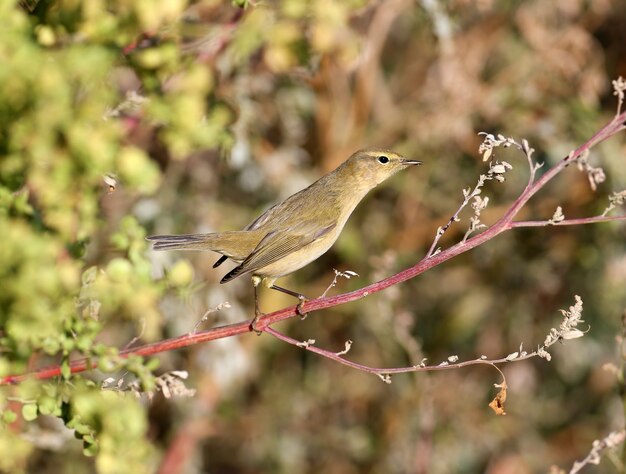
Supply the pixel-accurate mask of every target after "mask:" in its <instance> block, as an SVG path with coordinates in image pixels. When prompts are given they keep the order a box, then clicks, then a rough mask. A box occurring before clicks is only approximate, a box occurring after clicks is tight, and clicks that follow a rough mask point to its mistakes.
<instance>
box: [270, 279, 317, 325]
mask: <svg viewBox="0 0 626 474" xmlns="http://www.w3.org/2000/svg"><path fill="white" fill-rule="evenodd" d="M270 288H271V289H272V290H276V291H280V292H282V293H285V294H288V295H291V296H293V297H294V298H298V299H299V300H300V302H299V303H298V306H296V313H298V314H299V315H300V319H305V318H306V317H307V313H305V312H304V309H303V308H304V303H306V302H307V301H309V299H308V298H307V297H306V296H304V295H303V294H302V293H297V292H295V291H291V290H288V289H287V288H283V287H282V286H276V285H272V286H270Z"/></svg>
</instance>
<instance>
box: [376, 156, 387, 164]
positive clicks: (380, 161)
mask: <svg viewBox="0 0 626 474" xmlns="http://www.w3.org/2000/svg"><path fill="white" fill-rule="evenodd" d="M378 162H379V163H382V164H383V165H384V164H385V163H389V158H388V157H386V156H385V155H383V156H379V157H378Z"/></svg>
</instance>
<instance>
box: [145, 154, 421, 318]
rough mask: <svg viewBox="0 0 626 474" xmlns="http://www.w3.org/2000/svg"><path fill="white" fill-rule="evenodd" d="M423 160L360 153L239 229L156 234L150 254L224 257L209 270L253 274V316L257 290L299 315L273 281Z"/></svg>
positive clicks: (310, 256)
mask: <svg viewBox="0 0 626 474" xmlns="http://www.w3.org/2000/svg"><path fill="white" fill-rule="evenodd" d="M419 164H421V161H417V160H409V159H406V158H404V157H402V156H400V155H398V154H397V153H393V152H391V151H389V150H379V149H371V150H361V151H357V152H356V153H354V154H353V155H352V156H351V157H350V158H348V159H347V160H346V161H345V162H344V163H343V164H341V165H340V166H339V167H338V168H337V169H335V170H334V171H331V172H330V173H328V174H327V175H325V176H323V177H321V178H320V179H318V180H317V181H316V182H314V183H313V184H312V185H310V186H309V187H308V188H306V189H303V190H302V191H299V192H297V193H296V194H294V195H292V196H290V197H288V198H287V199H285V200H284V201H283V202H281V203H279V204H276V205H275V206H274V207H271V208H269V209H268V210H267V211H265V212H264V213H263V214H262V215H261V216H259V217H258V218H257V219H255V220H254V221H252V222H251V223H250V224H248V225H247V226H246V227H245V228H244V229H243V230H234V231H226V232H216V233H213V234H188V235H154V236H151V237H148V240H152V241H154V250H212V251H214V252H218V253H221V254H222V257H220V259H219V260H218V261H217V262H216V263H215V265H213V268H215V267H217V266H219V265H221V264H222V263H223V262H224V261H225V260H227V259H231V260H233V261H235V262H237V263H238V264H239V265H238V266H237V267H235V268H234V269H233V270H231V271H230V272H228V273H227V274H226V276H224V278H222V280H221V281H220V283H226V282H228V281H230V280H232V279H233V278H236V277H239V276H241V275H246V274H252V282H253V284H254V303H255V304H254V307H255V317H254V319H253V320H252V323H251V326H252V328H253V329H254V330H256V326H255V325H256V322H257V321H258V319H259V317H260V316H262V315H263V313H261V311H260V310H259V300H258V292H257V287H258V285H259V284H260V283H262V284H263V286H266V287H267V288H272V289H274V290H278V291H282V292H283V293H287V294H289V295H292V296H295V297H296V298H299V299H300V304H299V305H298V311H299V312H300V314H304V313H303V312H302V305H303V303H304V302H305V301H307V299H306V297H305V296H304V295H301V294H300V293H296V292H294V291H291V290H288V289H286V288H281V287H279V286H276V285H274V282H275V281H276V279H278V278H280V277H282V276H285V275H288V274H290V273H292V272H295V271H296V270H298V269H300V268H302V267H303V266H305V265H307V264H308V263H310V262H312V261H313V260H315V259H317V258H318V257H320V256H321V255H322V254H324V253H325V252H326V251H327V250H328V249H329V248H330V247H331V246H332V245H333V243H335V240H337V237H338V236H339V234H340V233H341V230H342V229H343V226H344V225H345V223H346V221H347V220H348V217H350V214H352V211H353V210H354V208H355V207H356V206H357V204H358V203H359V202H360V201H361V200H362V199H363V198H364V197H365V195H366V194H367V193H368V192H369V191H370V190H371V189H373V188H375V187H376V186H377V185H378V184H380V183H382V182H383V181H384V180H386V179H387V178H389V177H390V176H393V175H394V174H396V173H397V172H398V171H400V170H403V169H405V168H407V167H409V166H410V165H419Z"/></svg>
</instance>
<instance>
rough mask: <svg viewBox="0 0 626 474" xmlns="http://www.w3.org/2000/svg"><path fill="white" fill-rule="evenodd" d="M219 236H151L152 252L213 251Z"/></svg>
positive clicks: (148, 238)
mask: <svg viewBox="0 0 626 474" xmlns="http://www.w3.org/2000/svg"><path fill="white" fill-rule="evenodd" d="M218 235H219V234H183V235H151V236H150V237H146V238H147V240H149V241H151V242H152V243H153V247H152V248H153V249H154V250H213V243H215V242H216V241H217V240H218V239H217V236H218Z"/></svg>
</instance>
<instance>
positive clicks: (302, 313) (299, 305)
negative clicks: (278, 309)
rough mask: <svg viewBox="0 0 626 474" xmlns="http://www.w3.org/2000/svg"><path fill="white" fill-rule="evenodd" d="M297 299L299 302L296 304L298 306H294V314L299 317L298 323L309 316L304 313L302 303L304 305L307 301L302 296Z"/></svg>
mask: <svg viewBox="0 0 626 474" xmlns="http://www.w3.org/2000/svg"><path fill="white" fill-rule="evenodd" d="M298 299H299V300H300V302H299V303H298V306H296V313H297V314H298V315H299V316H300V321H304V320H305V319H306V317H307V316H308V315H309V314H308V313H306V312H305V311H304V303H306V302H307V301H309V300H308V299H307V297H306V296H304V295H300V296H298Z"/></svg>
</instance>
